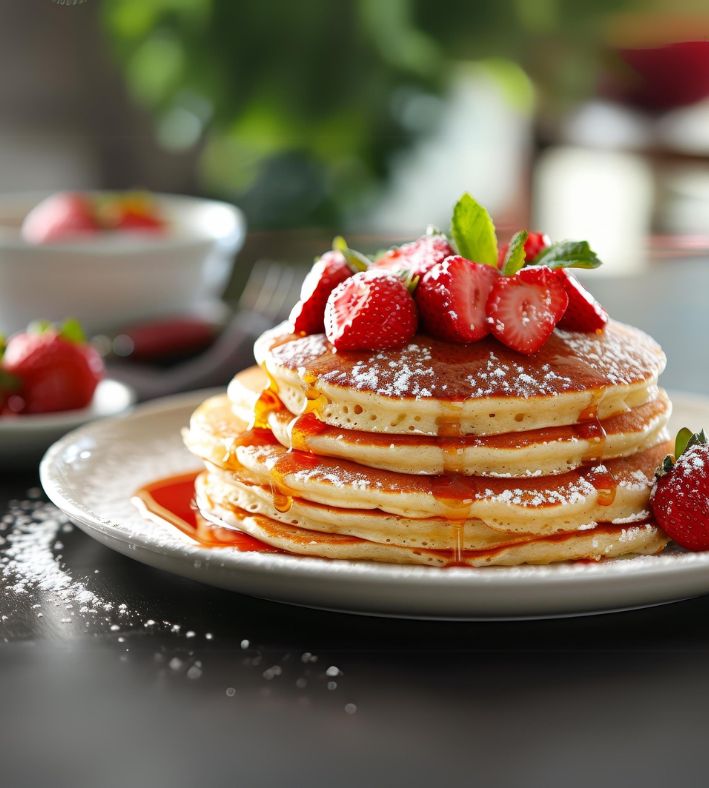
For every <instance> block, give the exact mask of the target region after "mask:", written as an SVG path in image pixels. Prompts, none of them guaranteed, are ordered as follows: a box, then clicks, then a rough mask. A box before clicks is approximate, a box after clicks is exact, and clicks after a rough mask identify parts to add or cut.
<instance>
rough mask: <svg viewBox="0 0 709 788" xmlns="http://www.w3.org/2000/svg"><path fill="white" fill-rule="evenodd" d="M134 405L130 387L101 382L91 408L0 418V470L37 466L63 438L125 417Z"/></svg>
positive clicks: (115, 381) (107, 381)
mask: <svg viewBox="0 0 709 788" xmlns="http://www.w3.org/2000/svg"><path fill="white" fill-rule="evenodd" d="M134 402H135V394H134V392H133V389H131V388H130V387H129V386H126V385H125V384H124V383H119V382H118V381H117V380H102V381H101V383H99V385H98V387H97V389H96V393H95V394H94V398H93V400H92V402H91V405H89V407H88V408H82V409H81V410H67V411H62V412H61V413H42V414H40V413H38V414H35V415H31V416H7V417H4V416H3V417H0V468H2V467H5V468H8V467H24V466H27V465H29V464H32V463H37V462H39V460H40V458H41V456H42V454H43V453H44V452H45V451H46V450H47V448H48V447H49V446H51V445H52V444H53V443H54V441H56V440H58V439H59V438H61V436H62V435H66V433H67V432H69V431H70V430H73V429H76V428H77V427H80V426H81V425H82V424H85V423H86V422H87V421H94V420H95V419H99V418H103V417H104V416H115V415H117V414H119V413H123V412H124V411H125V410H127V409H128V408H129V407H130V406H131V405H132V404H133V403H134Z"/></svg>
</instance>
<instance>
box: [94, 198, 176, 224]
mask: <svg viewBox="0 0 709 788" xmlns="http://www.w3.org/2000/svg"><path fill="white" fill-rule="evenodd" d="M94 206H95V211H96V217H97V220H98V222H99V224H100V225H101V228H102V229H104V230H123V231H124V232H161V231H162V230H164V229H165V226H166V224H165V221H164V219H163V218H162V217H161V216H160V215H159V213H158V209H157V206H156V204H155V202H154V200H153V199H152V198H151V196H150V195H149V194H147V193H145V192H123V193H119V194H101V195H99V196H98V197H96V198H95V199H94Z"/></svg>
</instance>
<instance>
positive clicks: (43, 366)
mask: <svg viewBox="0 0 709 788" xmlns="http://www.w3.org/2000/svg"><path fill="white" fill-rule="evenodd" d="M2 369H3V371H4V373H5V374H6V375H9V376H11V379H12V380H14V381H15V382H16V384H15V391H14V392H13V396H12V400H13V402H14V403H18V402H19V403H20V404H19V406H18V405H15V407H14V408H13V410H14V411H15V412H19V413H27V414H30V413H52V412H56V411H63V410H76V409H79V408H85V407H86V406H87V405H88V404H89V403H90V402H91V400H92V398H93V395H94V392H95V390H96V386H97V385H98V383H99V381H100V380H101V378H102V377H103V371H104V368H103V361H102V360H101V356H100V355H99V354H98V353H97V351H96V350H95V349H94V348H93V347H91V346H90V345H88V344H86V342H85V341H84V338H83V334H82V333H81V329H80V328H79V326H78V324H77V323H76V322H74V321H70V322H67V323H66V324H65V325H64V326H63V327H62V329H60V330H57V329H55V328H54V327H53V326H51V325H46V324H42V325H41V326H38V327H37V328H36V329H34V330H30V331H27V332H26V333H23V334H16V335H15V336H13V337H11V338H10V340H9V342H8V343H7V348H6V351H5V356H4V358H3V361H2Z"/></svg>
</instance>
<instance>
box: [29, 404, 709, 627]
mask: <svg viewBox="0 0 709 788" xmlns="http://www.w3.org/2000/svg"><path fill="white" fill-rule="evenodd" d="M204 396H205V392H202V393H197V394H189V395H184V396H180V397H170V398H167V399H163V400H160V401H156V402H154V403H151V404H149V405H142V406H140V407H138V408H136V409H135V410H134V411H133V412H132V413H130V414H127V415H124V416H121V417H118V418H114V419H109V420H105V421H101V422H96V423H94V424H90V425H88V426H85V427H82V428H81V429H79V430H76V431H75V432H73V433H71V434H70V435H67V436H65V437H64V438H62V439H61V440H60V441H59V442H58V443H56V444H55V445H54V446H52V448H51V449H50V450H49V451H48V452H47V454H46V456H45V458H44V460H43V461H42V465H41V479H42V484H43V485H44V489H45V490H46V492H47V495H49V497H50V498H51V499H52V501H54V503H55V504H56V505H57V506H59V507H60V508H61V509H63V510H64V511H65V512H66V513H67V514H68V515H69V517H71V519H72V520H73V521H74V522H76V523H77V525H79V527H80V528H82V529H83V530H84V531H85V532H86V533H87V534H89V535H90V536H92V537H94V538H95V539H97V540H98V541H99V542H101V543H102V544H104V545H107V546H108V547H111V548H113V549H114V550H117V551H118V552H120V553H123V554H125V555H127V556H130V557H131V558H135V559H137V560H138V561H142V562H143V563H146V564H149V565H150V566H154V567H158V568H159V569H166V570H168V571H171V572H175V573H176V574H179V575H184V576H186V577H191V578H193V579H195V580H199V581H201V582H203V583H207V584H210V585H214V586H218V587H220V588H226V589H231V590H233V591H238V592H241V593H244V594H250V595H252V596H256V597H261V598H264V599H271V600H276V601H280V602H288V603H291V604H297V605H307V606H309V607H316V608H323V609H328V610H340V611H347V612H352V613H365V614H370V615H383V616H397V617H413V618H441V619H500V618H531V617H551V616H568V615H583V614H588V613H600V612H607V611H611V610H623V609H629V608H635V607H644V606H649V605H656V604H662V603H665V602H672V601H676V600H679V599H684V598H687V597H692V596H699V595H700V594H704V593H709V553H693V554H690V553H683V552H680V551H672V550H670V551H667V552H665V554H664V555H661V556H652V557H639V558H633V559H626V560H619V561H609V562H606V563H601V564H568V565H564V564H560V565H555V566H549V567H534V566H525V567H515V568H510V569H507V568H486V569H460V568H456V569H432V568H427V567H400V566H394V565H385V564H374V563H364V562H359V563H358V562H349V561H328V560H323V559H315V558H302V557H297V556H287V555H269V554H263V553H239V552H236V551H233V550H231V549H229V548H217V549H213V548H212V549H209V548H206V549H205V548H202V547H200V546H198V545H197V544H195V543H193V542H192V541H191V540H190V539H189V538H188V537H186V536H183V535H182V534H181V533H180V532H178V531H177V530H176V529H173V528H172V527H170V526H167V525H165V526H160V525H156V524H154V523H149V522H146V521H145V520H144V519H143V518H142V517H141V516H140V514H139V513H138V512H137V511H136V510H135V509H134V508H133V505H132V504H131V502H130V498H131V495H132V494H133V492H134V491H135V490H136V489H137V488H139V487H140V486H142V485H143V484H145V483H147V482H149V481H151V480H154V479H156V478H158V477H161V476H167V475H170V474H175V473H179V472H185V471H188V470H191V469H193V468H197V467H199V463H197V462H196V461H195V459H194V458H193V457H192V456H191V455H190V454H189V453H188V452H187V451H186V450H185V449H184V448H183V446H182V442H181V440H180V428H181V427H182V426H184V425H185V424H186V423H187V420H188V417H189V414H190V412H191V411H192V409H193V408H194V407H195V406H196V405H197V404H198V403H199V402H201V401H202V399H203V398H204ZM673 400H674V403H675V416H674V419H673V421H674V424H673V427H674V426H676V425H678V424H686V425H687V426H690V427H695V428H698V427H700V426H701V425H702V424H706V425H707V426H709V400H706V399H703V398H698V397H693V396H687V395H675V396H674V397H673Z"/></svg>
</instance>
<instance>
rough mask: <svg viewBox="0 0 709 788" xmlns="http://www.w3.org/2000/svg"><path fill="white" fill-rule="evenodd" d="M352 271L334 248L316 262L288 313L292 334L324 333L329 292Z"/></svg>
mask: <svg viewBox="0 0 709 788" xmlns="http://www.w3.org/2000/svg"><path fill="white" fill-rule="evenodd" d="M353 273H354V271H353V270H352V268H351V267H350V266H349V264H348V262H347V260H346V258H345V255H344V254H343V252H341V251H339V250H335V249H333V250H332V251H330V252H325V254H324V255H323V256H322V257H320V258H319V259H318V260H316V261H315V264H314V265H313V267H312V268H311V269H310V271H309V272H308V275H307V276H306V277H305V279H304V280H303V286H302V287H301V289H300V301H298V303H297V304H296V305H295V306H294V307H293V309H292V311H291V313H290V322H291V324H292V326H293V331H294V332H295V333H303V334H319V333H322V332H323V331H324V330H325V304H326V303H327V299H328V296H329V295H330V293H331V292H332V291H333V290H334V289H335V288H336V287H337V285H339V284H340V282H344V281H345V279H349V277H351V276H352V275H353Z"/></svg>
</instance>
